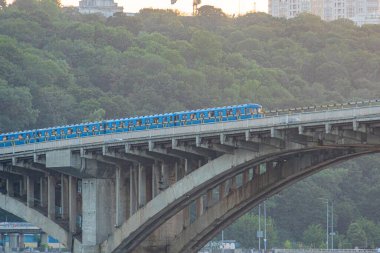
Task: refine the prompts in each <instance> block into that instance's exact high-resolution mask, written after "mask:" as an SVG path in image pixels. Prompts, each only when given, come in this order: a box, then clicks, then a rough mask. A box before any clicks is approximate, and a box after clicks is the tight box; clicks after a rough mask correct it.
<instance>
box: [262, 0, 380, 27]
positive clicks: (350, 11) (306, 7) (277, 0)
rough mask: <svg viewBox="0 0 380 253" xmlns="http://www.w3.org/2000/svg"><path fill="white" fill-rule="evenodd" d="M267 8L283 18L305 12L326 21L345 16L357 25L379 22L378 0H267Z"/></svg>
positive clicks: (379, 3) (379, 6) (273, 14)
mask: <svg viewBox="0 0 380 253" xmlns="http://www.w3.org/2000/svg"><path fill="white" fill-rule="evenodd" d="M268 10H269V14H270V15H272V16H274V17H283V18H293V17H296V16H297V15H299V14H300V13H304V12H307V13H311V14H314V15H317V16H320V17H321V18H322V19H323V20H326V21H332V20H336V19H341V18H347V19H351V20H353V21H354V22H355V23H357V24H358V25H363V24H368V23H370V24H377V23H379V22H380V20H378V18H379V14H380V0H269V6H268Z"/></svg>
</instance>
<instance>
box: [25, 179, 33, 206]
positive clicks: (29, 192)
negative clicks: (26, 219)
mask: <svg viewBox="0 0 380 253" xmlns="http://www.w3.org/2000/svg"><path fill="white" fill-rule="evenodd" d="M26 204H27V206H28V207H33V206H34V179H33V178H32V177H31V176H27V178H26Z"/></svg>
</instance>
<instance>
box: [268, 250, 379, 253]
mask: <svg viewBox="0 0 380 253" xmlns="http://www.w3.org/2000/svg"><path fill="white" fill-rule="evenodd" d="M374 252H380V251H378V250H376V249H275V250H274V253H374Z"/></svg>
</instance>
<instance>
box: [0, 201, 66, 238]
mask: <svg viewBox="0 0 380 253" xmlns="http://www.w3.org/2000/svg"><path fill="white" fill-rule="evenodd" d="M0 206H1V208H2V209H4V210H5V211H7V212H11V213H12V214H14V215H16V216H18V217H20V218H22V219H23V220H26V221H28V222H30V223H32V224H34V225H36V226H37V227H39V228H41V229H42V230H43V231H45V232H46V233H48V234H49V235H51V236H53V237H54V238H56V239H57V240H59V241H60V242H61V243H62V244H64V245H67V243H68V238H69V235H68V233H67V231H65V230H64V229H63V228H62V227H60V226H59V225H58V224H57V223H55V222H54V220H52V219H49V218H47V217H46V216H44V215H43V214H41V213H40V212H38V211H36V210H34V209H32V208H30V207H28V206H26V205H25V204H24V203H22V202H20V201H18V200H16V199H15V198H12V197H8V196H7V195H3V194H0Z"/></svg>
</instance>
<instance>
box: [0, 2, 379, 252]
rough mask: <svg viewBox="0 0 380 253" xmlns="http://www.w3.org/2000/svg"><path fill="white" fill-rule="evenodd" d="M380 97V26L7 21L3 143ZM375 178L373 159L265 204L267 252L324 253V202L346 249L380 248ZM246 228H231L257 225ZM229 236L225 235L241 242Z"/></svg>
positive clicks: (40, 9)
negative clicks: (107, 122) (191, 114)
mask: <svg viewBox="0 0 380 253" xmlns="http://www.w3.org/2000/svg"><path fill="white" fill-rule="evenodd" d="M375 97H380V26H379V25H367V26H363V27H356V26H355V25H354V24H353V23H352V22H350V21H347V20H339V21H334V22H330V23H326V22H323V21H321V20H320V19H319V18H318V17H315V16H311V15H302V16H299V17H297V18H295V19H291V20H285V19H276V18H272V17H270V16H268V15H266V14H262V13H259V14H248V15H245V16H242V17H239V18H234V19H232V18H229V17H227V16H226V15H224V14H223V13H222V12H221V11H220V10H218V9H214V8H212V7H209V6H204V7H202V8H201V9H200V15H199V16H198V17H183V16H179V15H177V14H176V13H174V12H171V11H158V10H143V11H141V12H140V13H139V14H138V15H136V16H134V17H130V16H125V15H122V14H119V15H117V16H114V17H111V18H108V19H106V18H104V17H102V16H99V15H81V14H79V13H78V12H77V11H76V10H75V9H71V8H60V7H59V6H57V4H56V1H54V0H40V1H38V0H17V1H15V3H14V4H12V5H11V6H8V7H5V8H3V9H0V105H1V114H0V129H1V131H3V132H5V131H13V130H22V129H33V128H37V127H38V128H40V127H46V126H54V125H61V124H67V123H74V122H76V123H77V122H83V121H88V120H99V119H105V118H121V117H127V116H133V115H142V114H152V113H162V112H168V111H178V110H183V109H193V108H201V107H214V106H219V105H229V104H237V103H245V102H258V103H261V104H262V105H264V107H266V108H276V107H289V106H299V105H314V104H323V103H328V102H343V101H352V100H361V99H369V98H375ZM379 167H380V165H379V163H378V162H377V160H376V158H372V159H360V160H357V161H354V162H350V163H347V164H345V165H342V166H340V167H339V168H337V169H334V170H328V171H326V172H324V173H320V174H318V175H316V176H314V177H313V178H311V179H308V180H305V181H303V182H301V183H299V184H298V185H296V186H294V187H292V188H290V189H289V190H287V191H285V192H283V193H281V194H280V195H279V196H276V197H275V198H274V199H272V200H271V201H269V203H268V205H269V207H268V212H269V214H270V216H271V217H272V219H273V222H272V223H271V224H272V226H273V231H272V232H273V237H272V238H273V239H272V240H271V239H269V242H270V245H271V246H277V247H282V245H283V244H284V242H285V241H286V240H289V241H287V242H286V245H287V246H289V243H290V244H291V243H293V245H292V246H293V247H295V246H294V243H295V242H296V243H300V242H302V243H303V244H305V245H308V246H310V245H313V246H315V247H320V246H321V247H323V243H324V240H325V238H324V237H323V234H322V238H317V239H316V236H315V235H319V234H318V233H324V226H325V225H324V217H325V212H324V210H325V209H324V208H325V206H324V204H323V202H322V201H321V200H318V198H319V197H324V198H329V199H334V201H335V202H334V204H335V205H336V219H335V221H336V223H335V229H337V230H338V235H339V236H336V238H337V240H340V241H339V242H340V243H341V246H342V247H351V246H360V247H375V246H380V245H379V244H380V238H379V236H380V226H379V222H380V218H379V215H378V213H379V211H378V210H380V199H379V198H378V197H377V196H379V194H380V169H379ZM244 219H248V220H249V222H248V221H244V222H240V224H239V222H238V223H236V224H235V226H236V227H239V226H240V227H241V226H244V225H247V224H251V223H250V222H252V226H253V227H254V225H255V224H256V223H257V218H255V217H251V216H246V217H245V218H244ZM310 220H312V221H313V222H310ZM255 222H256V223H255ZM313 224H314V225H313ZM318 224H320V225H318ZM252 226H250V229H251V230H252V233H255V232H254V231H253V227H252ZM233 229H234V228H233V227H232V228H231V229H230V230H229V232H227V234H226V235H227V236H229V237H231V238H232V237H234V236H235V237H236V233H237V232H236V231H237V230H236V229H235V230H233ZM321 231H322V232H321ZM248 234H249V233H248V232H247V233H244V235H242V236H241V237H240V238H243V236H245V235H246V236H248ZM310 234H311V235H312V236H311V235H310ZM376 236H377V237H376ZM364 237H365V238H364ZM250 238H254V235H253V236H251V237H250ZM274 238H277V239H274ZM357 238H359V239H357ZM363 238H364V239H365V240H364V239H363ZM248 239H249V238H248ZM248 239H247V240H248ZM363 241H365V242H366V245H357V244H358V243H359V242H363ZM339 242H338V241H337V243H336V245H338V243H339ZM249 243H256V242H252V240H250V239H249V240H248V242H244V243H243V245H246V246H250V245H248V244H249ZM351 243H352V245H350V244H351Z"/></svg>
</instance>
